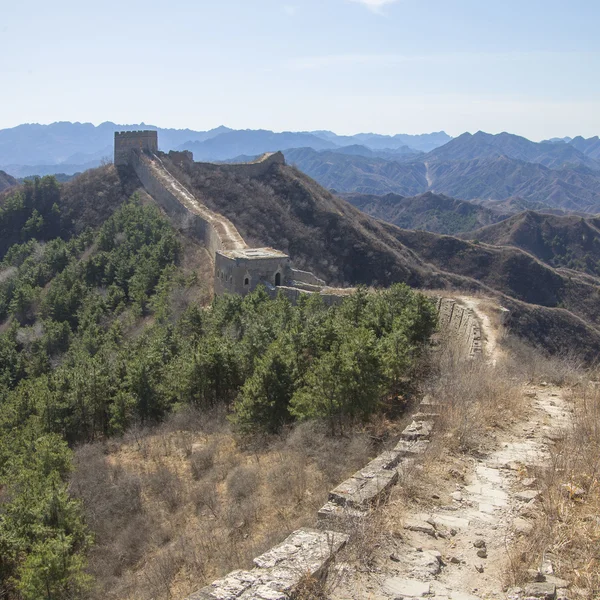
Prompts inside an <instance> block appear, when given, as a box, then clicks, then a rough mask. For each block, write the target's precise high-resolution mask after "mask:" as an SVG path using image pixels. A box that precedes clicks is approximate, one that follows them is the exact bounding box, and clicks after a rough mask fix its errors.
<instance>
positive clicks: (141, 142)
mask: <svg viewBox="0 0 600 600" xmlns="http://www.w3.org/2000/svg"><path fill="white" fill-rule="evenodd" d="M133 150H147V151H148V152H157V151H158V132H157V131H154V130H147V131H115V159H114V160H115V165H116V166H120V165H128V164H129V163H130V162H131V152H132V151H133Z"/></svg>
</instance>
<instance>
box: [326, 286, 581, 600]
mask: <svg viewBox="0 0 600 600" xmlns="http://www.w3.org/2000/svg"><path fill="white" fill-rule="evenodd" d="M460 300H461V301H462V302H463V303H464V304H466V305H467V306H468V307H469V308H471V309H472V310H474V311H475V313H476V315H477V316H478V317H479V318H480V320H481V325H482V328H483V330H484V332H485V335H486V344H485V347H484V352H485V354H486V358H487V360H488V361H489V363H490V364H493V365H495V364H496V361H497V359H498V358H499V356H500V350H499V348H498V344H497V341H498V333H499V332H498V331H497V329H496V328H495V327H494V326H493V324H492V323H493V319H490V317H489V315H488V314H487V311H486V306H487V307H489V302H484V301H482V300H479V299H477V298H472V297H467V296H463V297H461V298H460ZM521 393H522V402H523V406H524V410H523V411H522V413H520V414H522V415H523V416H522V417H521V418H520V419H515V420H513V421H512V422H510V423H508V424H505V425H507V426H504V427H502V428H497V429H490V430H489V434H488V435H489V439H491V440H493V441H494V443H493V445H492V446H491V447H492V450H491V451H490V452H489V453H487V454H486V455H484V456H477V457H474V456H466V455H460V456H448V455H441V456H437V457H436V459H435V461H434V462H433V464H431V462H429V463H427V462H426V464H425V465H424V466H423V465H421V466H419V465H417V466H416V467H415V468H416V471H415V472H414V473H413V474H412V477H413V478H414V485H416V486H419V487H420V493H421V494H422V493H425V494H426V495H427V494H429V496H430V498H429V499H427V500H425V501H424V500H423V499H422V498H421V496H420V498H421V499H420V500H419V501H412V502H410V503H409V505H410V507H409V508H407V501H406V496H402V494H396V493H393V494H392V496H391V497H390V501H389V503H388V505H387V506H385V507H384V508H382V509H380V510H382V511H385V512H384V517H385V519H384V522H385V524H386V525H385V529H386V531H385V533H384V534H383V535H381V544H380V546H379V547H378V548H377V549H376V551H375V552H374V556H373V559H372V561H371V562H370V564H369V567H368V568H367V569H366V568H365V566H364V565H355V564H349V563H347V564H338V565H337V566H336V568H334V569H333V570H332V574H331V575H330V577H329V585H330V587H331V589H332V590H333V591H332V593H331V594H330V598H331V599H332V600H350V599H351V598H352V599H353V598H366V599H371V600H397V599H399V598H402V599H404V600H410V599H413V598H434V599H435V600H490V599H498V600H500V599H503V600H507V599H511V600H519V599H524V598H528V597H534V598H535V597H540V598H541V597H548V598H566V594H567V590H565V589H560V588H561V586H564V585H565V582H562V581H561V580H559V579H557V578H554V577H553V576H551V575H548V576H547V578H546V582H545V583H543V584H532V585H531V586H529V587H528V588H526V589H524V590H521V591H515V590H507V588H506V586H505V583H506V579H507V570H510V568H511V564H512V563H511V554H510V549H511V548H512V547H513V546H514V543H515V541H516V540H517V539H518V538H519V537H520V536H526V535H528V534H530V533H531V531H532V530H533V527H534V525H533V519H532V517H533V516H534V513H535V510H536V507H537V504H538V499H537V498H538V495H539V491H538V490H537V489H536V482H535V480H534V479H531V478H528V477H527V468H528V467H529V468H531V467H536V466H540V465H544V464H547V463H548V462H549V461H550V457H551V454H550V450H551V447H552V445H553V444H554V443H555V442H554V440H556V439H558V438H559V437H560V436H561V435H562V433H561V432H563V431H564V430H566V429H568V428H569V427H570V426H571V423H572V408H571V407H570V405H569V404H568V403H567V402H566V401H565V399H564V398H563V396H562V391H561V389H560V388H557V387H553V386H549V385H546V384H540V385H536V386H525V387H523V389H522V392H521ZM440 410H443V408H442V407H441V406H440ZM423 468H425V469H433V470H434V472H435V473H436V476H435V477H434V478H433V479H431V478H430V479H429V481H434V482H435V484H434V485H435V487H433V488H431V489H430V488H429V487H426V486H427V485H430V484H427V483H425V479H426V478H423V477H420V476H419V469H423ZM401 486H402V483H400V484H399V486H397V487H398V488H400V487H401ZM425 488H426V489H425ZM424 489H425V492H424ZM382 533H383V530H382ZM386 534H387V535H386ZM536 586H537V587H536ZM544 594H547V595H544Z"/></svg>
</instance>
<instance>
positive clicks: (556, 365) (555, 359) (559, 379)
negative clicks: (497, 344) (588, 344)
mask: <svg viewBox="0 0 600 600" xmlns="http://www.w3.org/2000/svg"><path fill="white" fill-rule="evenodd" d="M501 342H502V346H503V347H504V348H506V349H507V350H508V352H507V354H508V356H509V358H507V359H506V360H507V365H506V366H507V369H509V370H510V373H511V374H512V377H516V378H518V379H521V380H523V381H526V382H528V383H540V382H547V383H552V384H554V385H569V384H573V383H575V382H576V381H577V380H578V379H579V377H580V376H581V373H582V372H583V366H584V364H583V362H582V360H581V359H580V358H579V357H578V356H577V355H576V354H563V355H560V356H550V355H548V354H545V353H544V352H542V351H541V350H539V349H538V348H534V347H533V346H531V345H529V344H527V343H526V342H524V341H523V340H521V339H519V338H517V337H515V336H513V335H506V336H504V337H503V338H502V340H501Z"/></svg>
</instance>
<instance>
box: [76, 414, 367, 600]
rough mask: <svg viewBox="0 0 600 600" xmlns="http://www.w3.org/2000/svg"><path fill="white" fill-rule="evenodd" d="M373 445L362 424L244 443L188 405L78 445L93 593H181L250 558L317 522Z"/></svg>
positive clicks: (219, 418)
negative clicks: (112, 437)
mask: <svg viewBox="0 0 600 600" xmlns="http://www.w3.org/2000/svg"><path fill="white" fill-rule="evenodd" d="M374 454H376V451H375V450H374V447H373V443H372V440H371V436H370V435H368V433H367V432H356V433H355V434H353V435H352V436H350V437H346V438H331V437H329V436H328V435H327V432H326V429H323V428H321V427H320V426H319V425H317V424H305V425H301V426H298V427H296V428H295V429H294V430H292V431H291V432H289V433H287V434H285V435H282V436H279V437H274V438H271V439H269V440H264V441H263V442H262V444H261V446H259V447H250V446H247V445H246V446H245V445H243V444H242V443H241V441H240V440H239V439H238V438H237V437H236V436H235V435H234V433H233V432H232V431H231V430H230V428H229V426H228V424H227V420H226V419H225V415H223V414H216V415H212V416H208V417H207V416H205V415H202V414H200V413H198V412H196V411H193V410H189V409H188V410H186V411H185V412H184V413H179V414H176V415H174V416H173V417H172V418H171V419H170V420H169V421H168V422H166V423H165V424H164V425H162V426H160V427H159V428H156V429H154V430H140V429H133V430H132V431H130V432H129V433H128V434H127V436H126V437H125V438H124V439H123V440H121V441H119V442H114V441H113V442H110V443H109V444H93V445H87V446H84V447H82V448H80V449H79V450H78V452H77V458H76V470H75V473H74V475H73V479H72V483H71V487H72V490H73V493H74V494H75V495H76V496H78V497H80V498H81V499H82V500H83V503H84V507H85V511H86V516H87V520H88V523H89V524H90V527H91V529H92V530H93V531H94V533H95V536H96V544H95V546H94V549H93V551H92V554H91V556H90V571H91V572H92V574H93V575H94V576H95V577H96V580H97V585H96V588H95V590H94V592H93V594H92V598H103V599H111V598H115V599H116V598H119V599H120V600H121V599H132V600H133V599H136V600H138V599H139V600H143V599H148V600H150V599H151V598H152V599H159V598H176V597H185V596H186V595H188V594H189V593H191V592H193V591H195V590H197V589H198V588H200V587H202V586H203V585H205V584H207V583H210V582H211V581H212V580H214V579H216V578H218V577H220V576H222V575H224V574H225V573H227V572H229V571H230V570H232V569H236V568H248V567H251V559H252V558H253V557H255V556H257V555H258V554H260V553H262V552H264V551H265V550H267V549H268V548H270V547H271V546H273V545H275V544H276V543H279V542H281V540H282V539H284V538H285V536H286V535H288V534H289V533H290V532H292V531H293V530H295V529H297V528H299V527H301V526H307V525H314V524H315V520H316V511H317V509H318V507H320V506H321V505H322V504H323V503H324V502H325V501H326V499H327V494H328V490H329V489H331V488H332V487H334V486H335V485H337V484H338V483H339V482H340V481H342V480H343V479H345V478H346V477H348V476H349V475H350V474H352V473H353V472H354V471H355V470H356V469H357V468H359V467H361V466H363V465H364V464H366V463H367V462H368V461H369V459H370V458H372V457H373V455H374Z"/></svg>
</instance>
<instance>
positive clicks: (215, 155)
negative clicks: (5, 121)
mask: <svg viewBox="0 0 600 600" xmlns="http://www.w3.org/2000/svg"><path fill="white" fill-rule="evenodd" d="M137 129H156V130H158V133H159V135H158V139H159V147H160V149H161V150H163V151H165V152H168V151H169V150H191V151H192V152H194V156H195V158H196V160H204V161H226V160H230V159H232V158H234V157H236V156H239V155H257V154H262V153H263V152H270V151H275V150H287V149H289V148H299V147H304V146H310V147H312V148H314V149H316V150H326V149H327V150H342V151H346V150H344V148H345V147H347V146H350V147H353V146H362V147H364V148H366V150H365V152H369V151H373V152H376V153H378V155H379V154H381V155H382V156H388V157H394V156H396V155H397V154H409V155H417V154H419V153H421V152H429V151H431V150H433V149H434V148H437V147H438V146H441V145H443V144H445V143H446V142H448V141H449V140H450V139H451V137H450V136H449V135H447V134H446V133H444V132H437V133H431V134H422V135H406V134H398V135H394V136H389V135H378V134H373V133H359V134H357V135H354V136H339V135H337V134H335V133H333V132H331V131H313V132H283V133H275V132H272V131H267V130H250V129H245V130H233V129H230V128H228V127H223V126H221V127H217V128H215V129H211V130H210V131H193V130H191V129H163V128H158V127H156V126H154V125H147V124H145V123H139V124H133V125H118V124H115V123H111V122H106V123H102V124H101V125H98V126H94V125H92V124H91V123H70V122H59V123H52V124H51V125H38V124H24V125H19V126H17V127H13V128H10V129H2V130H0V168H3V169H4V170H5V171H7V172H8V173H10V174H11V175H13V176H15V177H24V176H27V175H44V174H49V173H57V172H62V173H66V174H73V173H76V172H79V171H84V170H86V169H88V168H91V167H94V166H97V165H99V164H100V163H101V161H102V159H103V158H108V159H110V158H111V157H112V151H113V150H112V149H113V136H114V132H115V131H131V130H137ZM347 152H353V150H352V149H349V150H347Z"/></svg>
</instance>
